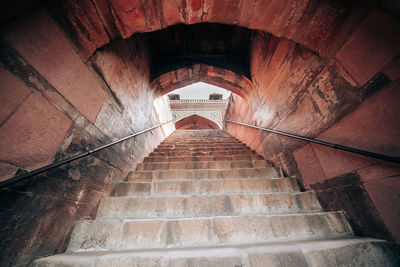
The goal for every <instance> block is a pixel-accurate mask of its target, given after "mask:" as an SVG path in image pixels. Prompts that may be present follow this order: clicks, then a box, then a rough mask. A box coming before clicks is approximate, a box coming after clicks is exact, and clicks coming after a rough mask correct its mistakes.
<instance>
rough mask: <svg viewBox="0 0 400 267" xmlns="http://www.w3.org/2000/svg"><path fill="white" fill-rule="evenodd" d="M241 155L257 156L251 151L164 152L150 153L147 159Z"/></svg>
mask: <svg viewBox="0 0 400 267" xmlns="http://www.w3.org/2000/svg"><path fill="white" fill-rule="evenodd" d="M241 155H257V154H256V152H254V151H252V150H228V151H225V150H221V151H181V152H177V151H166V152H151V153H150V154H149V157H161V156H165V157H176V156H179V157H196V156H241Z"/></svg>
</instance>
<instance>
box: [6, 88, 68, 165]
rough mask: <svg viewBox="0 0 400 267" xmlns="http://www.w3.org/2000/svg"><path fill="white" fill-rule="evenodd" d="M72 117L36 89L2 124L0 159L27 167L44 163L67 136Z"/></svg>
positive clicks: (49, 160)
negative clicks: (55, 106)
mask: <svg viewBox="0 0 400 267" xmlns="http://www.w3.org/2000/svg"><path fill="white" fill-rule="evenodd" d="M70 125H71V120H70V119H69V118H68V117H66V116H65V115H64V114H62V113H61V112H59V111H58V110H57V109H55V108H54V107H53V106H52V105H51V104H50V103H48V102H47V101H46V100H44V99H43V98H42V97H41V96H40V95H39V94H37V93H35V94H32V95H31V96H29V97H28V99H26V101H25V102H24V103H23V104H22V105H21V106H20V107H19V108H18V109H17V111H16V112H15V113H14V114H13V116H12V117H11V118H10V119H8V120H7V122H6V123H5V124H3V126H2V127H1V128H0V147H1V150H0V160H1V161H3V162H9V163H12V164H14V165H16V166H20V167H23V168H24V169H30V170H32V169H35V168H38V167H43V166H44V165H47V164H49V163H51V162H52V161H53V158H54V155H55V154H56V152H57V150H58V148H59V147H60V145H61V143H62V142H63V140H64V138H65V137H66V134H67V131H68V129H69V127H70Z"/></svg>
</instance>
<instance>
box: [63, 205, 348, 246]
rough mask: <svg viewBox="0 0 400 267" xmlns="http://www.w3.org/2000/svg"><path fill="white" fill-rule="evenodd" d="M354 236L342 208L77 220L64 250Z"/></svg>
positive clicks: (220, 243) (229, 243)
mask: <svg viewBox="0 0 400 267" xmlns="http://www.w3.org/2000/svg"><path fill="white" fill-rule="evenodd" d="M349 236H353V231H352V229H351V227H350V225H349V223H348V222H347V219H346V217H345V215H344V213H343V212H325V213H297V214H284V215H248V216H215V217H203V218H202V217H199V218H189V219H133V220H132V219H123V220H117V219H113V220H112V219H110V220H92V221H78V222H76V223H75V226H74V228H73V231H72V234H71V237H70V240H69V244H68V248H67V251H81V250H114V249H117V250H124V249H139V248H170V247H201V246H206V245H233V244H240V243H243V242H247V243H260V242H277V241H280V242H283V241H295V240H318V239H327V238H344V237H349Z"/></svg>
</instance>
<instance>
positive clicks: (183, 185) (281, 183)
mask: <svg viewBox="0 0 400 267" xmlns="http://www.w3.org/2000/svg"><path fill="white" fill-rule="evenodd" d="M299 191H300V189H299V185H298V183H297V180H296V179H294V178H273V179H269V178H253V179H247V178H246V179H230V180H225V179H214V180H196V181H193V180H187V181H155V182H148V183H143V182H140V183H119V184H118V185H117V188H116V190H115V196H167V195H182V194H184V195H206V194H214V195H218V194H233V193H272V192H299Z"/></svg>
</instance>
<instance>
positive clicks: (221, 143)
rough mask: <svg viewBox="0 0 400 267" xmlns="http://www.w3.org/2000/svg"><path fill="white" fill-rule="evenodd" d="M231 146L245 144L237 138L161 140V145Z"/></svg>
mask: <svg viewBox="0 0 400 267" xmlns="http://www.w3.org/2000/svg"><path fill="white" fill-rule="evenodd" d="M215 145H218V146H229V145H242V146H245V144H243V143H242V142H240V141H237V140H227V141H219V142H214V141H204V140H203V141H201V142H200V143H199V142H182V141H175V142H161V143H160V146H193V147H202V146H215Z"/></svg>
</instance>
